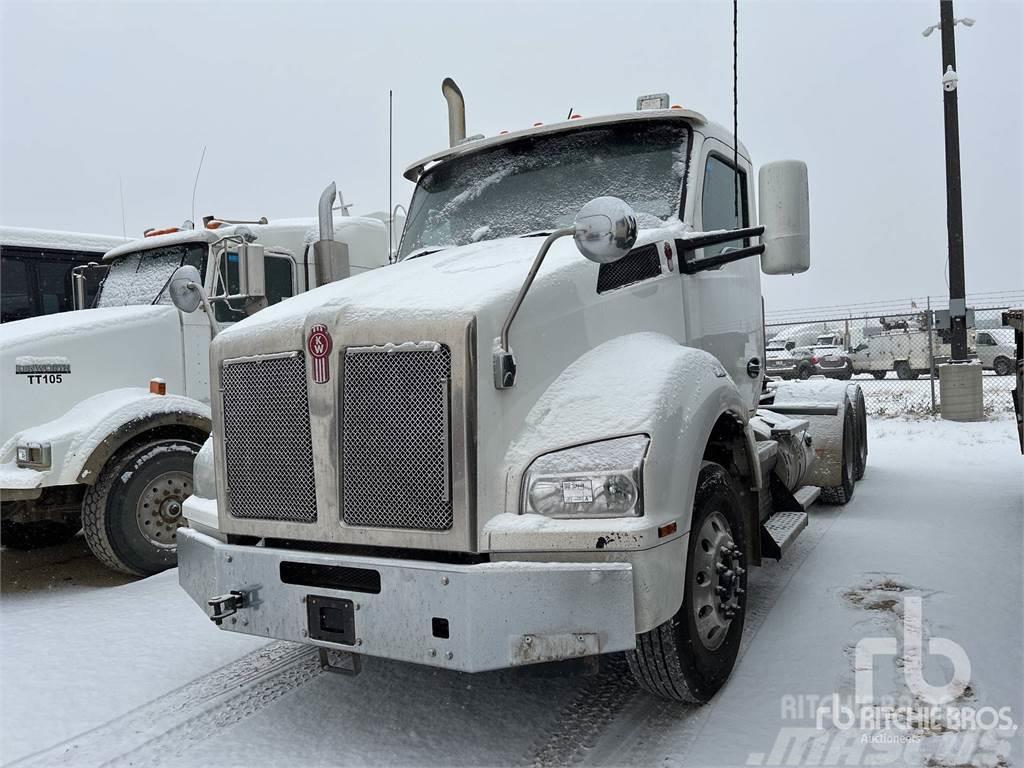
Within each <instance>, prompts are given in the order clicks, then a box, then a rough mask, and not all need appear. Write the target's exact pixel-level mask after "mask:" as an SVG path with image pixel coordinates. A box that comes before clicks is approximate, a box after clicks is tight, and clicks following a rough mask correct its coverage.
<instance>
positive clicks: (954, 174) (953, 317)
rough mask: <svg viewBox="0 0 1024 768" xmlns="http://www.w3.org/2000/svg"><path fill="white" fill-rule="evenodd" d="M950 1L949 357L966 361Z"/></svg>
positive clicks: (943, 24) (943, 28) (944, 25)
mask: <svg viewBox="0 0 1024 768" xmlns="http://www.w3.org/2000/svg"><path fill="white" fill-rule="evenodd" d="M955 23H956V22H955V21H954V19H953V0H939V32H941V34H942V87H943V94H942V99H943V108H944V109H943V111H944V112H945V122H946V231H947V235H948V238H949V320H950V324H951V326H952V344H951V346H952V349H951V350H950V352H951V357H952V359H953V360H954V361H956V360H966V359H967V289H966V286H965V283H964V215H963V198H962V195H961V192H960V118H959V114H958V112H957V100H956V87H957V79H956V77H957V76H956V43H955V41H954V35H953V29H954V25H955Z"/></svg>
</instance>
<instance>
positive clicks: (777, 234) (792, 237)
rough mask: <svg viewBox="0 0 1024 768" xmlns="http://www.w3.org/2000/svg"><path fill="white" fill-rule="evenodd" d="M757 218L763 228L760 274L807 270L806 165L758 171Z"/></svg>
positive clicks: (789, 164) (785, 163)
mask: <svg viewBox="0 0 1024 768" xmlns="http://www.w3.org/2000/svg"><path fill="white" fill-rule="evenodd" d="M757 197H758V201H759V204H758V218H759V219H760V223H761V225H762V226H763V227H764V234H763V235H762V236H761V242H762V243H763V244H764V253H763V254H761V271H762V272H764V273H765V274H766V275H793V274H797V273H798V272H806V271H807V270H808V269H809V268H810V266H811V214H810V206H809V203H808V193H807V164H806V163H803V162H801V161H799V160H779V161H778V162H774V163H768V164H767V165H764V166H762V167H761V171H760V173H759V174H758V176H757Z"/></svg>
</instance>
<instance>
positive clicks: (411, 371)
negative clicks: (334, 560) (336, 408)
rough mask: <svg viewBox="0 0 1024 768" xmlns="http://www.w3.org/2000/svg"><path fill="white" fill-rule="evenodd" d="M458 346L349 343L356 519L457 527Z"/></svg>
mask: <svg viewBox="0 0 1024 768" xmlns="http://www.w3.org/2000/svg"><path fill="white" fill-rule="evenodd" d="M451 367H452V355H451V350H450V349H449V348H448V347H447V346H444V345H441V344H433V343H430V342H425V343H420V344H401V345H397V346H396V345H388V346H383V347H349V348H348V349H347V350H346V351H345V355H344V394H343V403H342V425H341V454H342V461H341V494H342V505H341V515H342V519H343V520H344V521H345V523H346V524H348V525H354V526H365V527H371V528H404V529H417V530H427V531H445V530H448V529H450V528H451V527H452V495H451V487H450V467H449V464H450V462H449V454H450V450H449V447H450V434H451V425H450V419H449V401H450V381H451Z"/></svg>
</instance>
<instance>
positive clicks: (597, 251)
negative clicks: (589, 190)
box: [572, 197, 636, 264]
mask: <svg viewBox="0 0 1024 768" xmlns="http://www.w3.org/2000/svg"><path fill="white" fill-rule="evenodd" d="M573 229H574V230H575V232H574V233H573V236H572V237H573V240H575V241H576V247H577V248H578V249H579V251H580V253H582V254H583V255H584V256H586V257H587V258H588V259H590V260H591V261H596V262H597V263H598V264H610V263H611V262H613V261H618V260H619V259H621V258H622V257H623V256H625V255H626V254H627V253H629V251H630V249H631V248H632V247H633V244H634V243H635V242H636V214H635V213H633V209H632V208H630V207H629V206H628V205H627V204H626V203H625V202H623V201H622V200H620V199H619V198H617V197H595V198H594V199H593V200H591V201H590V202H589V203H587V204H586V205H584V206H583V207H582V208H580V212H579V213H578V214H576V221H575V223H574V225H573Z"/></svg>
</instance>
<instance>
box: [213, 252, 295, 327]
mask: <svg viewBox="0 0 1024 768" xmlns="http://www.w3.org/2000/svg"><path fill="white" fill-rule="evenodd" d="M263 269H264V280H265V284H266V291H267V304H268V305H270V304H277V303H278V302H279V301H282V300H284V299H287V298H288V297H289V296H293V295H294V294H295V283H294V280H293V276H292V260H291V258H290V257H288V256H278V255H275V254H266V255H265V256H264V257H263ZM225 282H226V283H227V285H225V284H224V283H225ZM240 289H241V287H240V284H239V279H238V252H237V251H223V252H221V255H220V268H219V269H218V270H217V286H216V290H215V295H217V296H231V295H234V294H237V293H238V291H239V290H240ZM241 304H242V301H238V302H231V304H230V306H229V304H228V302H226V301H217V302H214V313H215V314H216V316H217V321H218V322H221V323H236V322H238V321H239V320H244V319H245V318H246V317H248V315H247V314H246V312H245V308H244V307H243V306H240V305H241Z"/></svg>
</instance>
